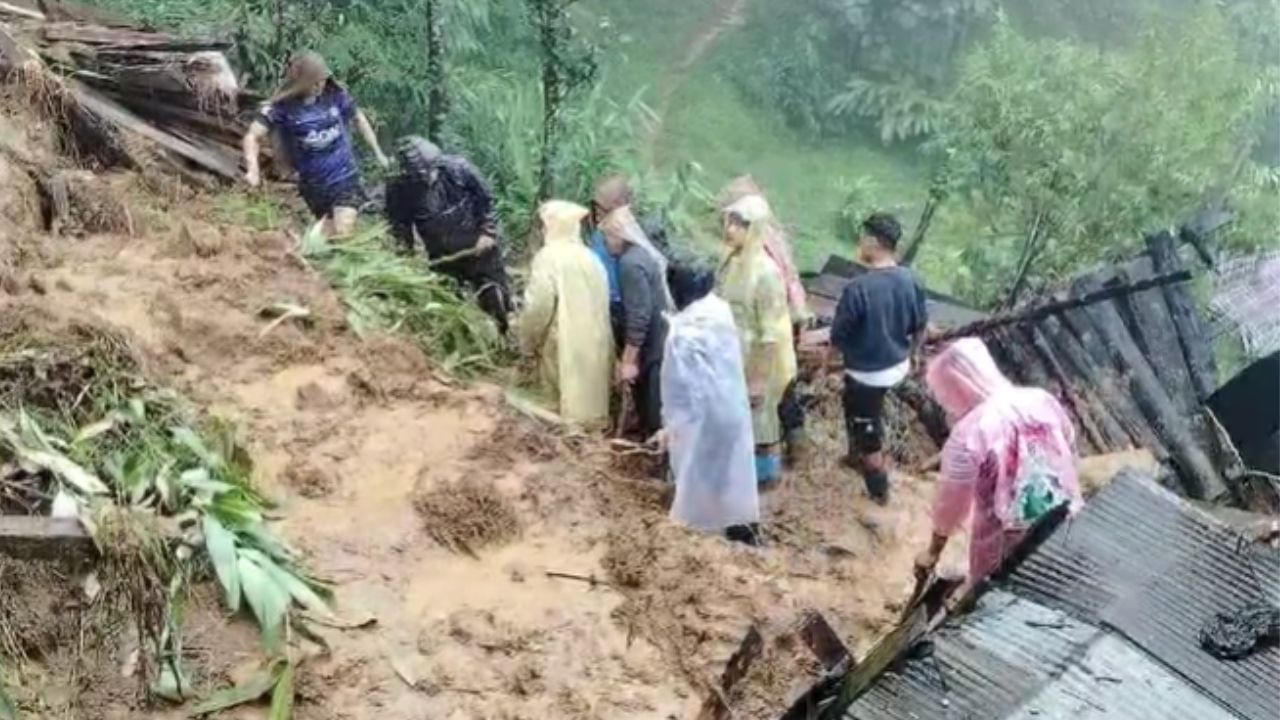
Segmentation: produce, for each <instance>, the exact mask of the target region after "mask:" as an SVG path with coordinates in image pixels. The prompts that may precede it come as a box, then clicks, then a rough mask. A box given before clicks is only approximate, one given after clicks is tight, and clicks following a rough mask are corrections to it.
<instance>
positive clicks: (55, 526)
mask: <svg viewBox="0 0 1280 720" xmlns="http://www.w3.org/2000/svg"><path fill="white" fill-rule="evenodd" d="M95 552H96V549H95V547H94V544H93V537H91V536H90V535H89V533H88V531H87V530H85V529H84V525H82V524H81V523H80V521H79V520H77V519H75V518H53V517H45V516H35V515H0V555H7V556H9V557H11V558H13V559H15V560H57V559H59V558H66V557H81V556H88V555H92V554H93V553H95Z"/></svg>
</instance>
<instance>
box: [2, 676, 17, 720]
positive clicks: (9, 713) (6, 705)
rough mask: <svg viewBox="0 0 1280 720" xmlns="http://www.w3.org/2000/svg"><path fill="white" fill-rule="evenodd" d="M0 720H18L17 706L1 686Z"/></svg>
mask: <svg viewBox="0 0 1280 720" xmlns="http://www.w3.org/2000/svg"><path fill="white" fill-rule="evenodd" d="M0 720H18V704H17V703H15V702H14V701H13V700H12V699H11V698H10V697H9V694H8V693H7V692H5V690H4V686H3V685H0Z"/></svg>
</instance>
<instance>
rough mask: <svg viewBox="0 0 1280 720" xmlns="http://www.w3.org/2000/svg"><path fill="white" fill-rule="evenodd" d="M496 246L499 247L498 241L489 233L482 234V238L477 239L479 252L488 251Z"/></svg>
mask: <svg viewBox="0 0 1280 720" xmlns="http://www.w3.org/2000/svg"><path fill="white" fill-rule="evenodd" d="M496 247H498V241H497V240H494V239H493V238H491V237H489V236H488V235H481V236H480V239H479V240H477V241H476V252H478V253H487V252H489V251H490V250H493V249H494V248H496Z"/></svg>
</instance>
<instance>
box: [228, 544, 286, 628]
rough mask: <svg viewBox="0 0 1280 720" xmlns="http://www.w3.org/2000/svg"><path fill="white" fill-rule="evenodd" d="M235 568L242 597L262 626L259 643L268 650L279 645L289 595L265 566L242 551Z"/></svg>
mask: <svg viewBox="0 0 1280 720" xmlns="http://www.w3.org/2000/svg"><path fill="white" fill-rule="evenodd" d="M236 568H237V569H238V570H239V572H240V588H241V590H242V591H243V592H244V599H245V601H246V602H248V603H249V607H250V609H252V610H253V615H254V617H256V618H257V620H258V626H259V627H260V628H262V641H263V643H264V644H266V646H267V648H269V649H272V650H275V649H277V648H279V646H280V639H281V638H280V633H281V629H282V628H283V626H284V621H285V616H286V614H287V613H288V611H289V604H290V602H291V601H292V596H290V594H289V591H288V590H286V589H285V588H283V587H281V586H280V585H279V583H277V582H276V581H275V579H274V578H273V577H271V575H270V574H269V573H268V572H267V571H266V570H264V569H262V568H261V567H259V566H258V564H257V563H255V562H254V561H252V560H250V559H249V558H247V557H245V556H244V555H240V557H239V560H238V561H237V562H236Z"/></svg>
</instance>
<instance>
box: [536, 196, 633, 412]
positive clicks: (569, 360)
mask: <svg viewBox="0 0 1280 720" xmlns="http://www.w3.org/2000/svg"><path fill="white" fill-rule="evenodd" d="M538 215H539V217H541V218H542V224H543V227H544V228H545V238H544V239H545V242H544V244H543V246H542V249H541V250H539V251H538V254H537V255H535V256H534V258H533V265H532V266H531V267H530V268H529V282H528V285H527V286H526V288H525V301H524V304H525V309H524V312H523V313H522V314H521V316H520V320H519V323H518V327H517V333H518V336H519V340H520V347H521V348H522V349H523V350H524V351H525V352H526V353H529V354H535V355H537V357H538V360H539V370H540V374H541V376H542V380H543V382H544V383H545V384H546V385H547V387H548V389H550V390H551V391H552V392H554V393H555V394H556V397H557V398H558V402H559V411H560V415H561V416H562V417H563V418H564V419H565V420H567V421H568V422H571V423H576V424H581V425H596V424H605V423H607V422H608V419H609V381H610V379H611V374H612V372H613V334H612V332H613V331H612V330H611V329H610V327H609V283H608V280H607V278H606V277H605V271H604V267H603V266H601V264H600V261H599V260H598V259H597V258H596V256H595V255H593V254H592V252H591V251H590V250H589V249H587V247H586V246H585V245H584V244H583V243H582V237H581V229H580V228H581V223H582V219H583V218H584V217H586V215H587V209H586V208H584V207H582V206H581V205H575V204H574V203H570V202H564V201H561V200H551V201H549V202H546V203H544V204H543V205H542V207H541V208H539V209H538Z"/></svg>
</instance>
